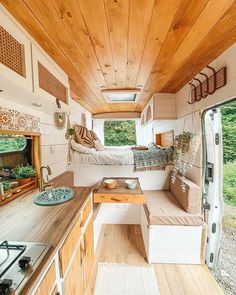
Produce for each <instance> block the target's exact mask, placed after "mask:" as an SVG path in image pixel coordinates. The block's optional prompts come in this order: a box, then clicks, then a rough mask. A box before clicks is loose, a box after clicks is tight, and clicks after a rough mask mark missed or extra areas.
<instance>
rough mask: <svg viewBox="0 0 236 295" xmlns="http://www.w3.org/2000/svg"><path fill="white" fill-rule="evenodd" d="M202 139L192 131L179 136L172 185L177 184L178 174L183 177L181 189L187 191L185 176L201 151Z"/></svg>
mask: <svg viewBox="0 0 236 295" xmlns="http://www.w3.org/2000/svg"><path fill="white" fill-rule="evenodd" d="M199 141H200V137H199V136H198V135H197V134H193V133H192V132H190V131H184V132H183V133H181V134H179V135H177V136H176V137H175V141H174V153H173V171H172V175H171V181H172V183H174V182H175V180H176V176H177V174H180V175H181V176H182V183H181V187H182V190H183V192H185V191H186V185H185V181H184V180H185V176H186V172H188V171H189V170H190V169H191V168H192V167H193V163H194V162H195V160H196V155H197V152H198V149H199V143H200V142H199Z"/></svg>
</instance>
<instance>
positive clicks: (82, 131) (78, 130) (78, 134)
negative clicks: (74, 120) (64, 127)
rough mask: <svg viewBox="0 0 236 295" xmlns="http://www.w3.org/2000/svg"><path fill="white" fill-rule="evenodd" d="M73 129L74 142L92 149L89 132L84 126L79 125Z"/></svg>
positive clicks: (91, 138)
mask: <svg viewBox="0 0 236 295" xmlns="http://www.w3.org/2000/svg"><path fill="white" fill-rule="evenodd" d="M74 129H75V139H76V142H77V143H80V144H82V145H84V146H86V147H89V148H93V137H92V135H91V133H90V132H89V130H88V129H87V128H86V127H84V126H79V125H75V126H74Z"/></svg>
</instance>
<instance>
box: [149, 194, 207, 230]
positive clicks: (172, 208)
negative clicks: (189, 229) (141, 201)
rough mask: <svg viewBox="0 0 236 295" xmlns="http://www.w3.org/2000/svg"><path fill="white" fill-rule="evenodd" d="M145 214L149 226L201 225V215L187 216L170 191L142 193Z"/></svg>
mask: <svg viewBox="0 0 236 295" xmlns="http://www.w3.org/2000/svg"><path fill="white" fill-rule="evenodd" d="M144 194H145V196H146V204H145V205H144V209H145V213H146V216H147V220H148V223H149V224H159V225H201V224H202V217H201V214H189V213H187V212H185V211H184V210H183V208H182V207H181V206H180V204H179V202H178V201H177V200H176V198H175V197H174V195H173V194H172V193H171V192H170V191H144Z"/></svg>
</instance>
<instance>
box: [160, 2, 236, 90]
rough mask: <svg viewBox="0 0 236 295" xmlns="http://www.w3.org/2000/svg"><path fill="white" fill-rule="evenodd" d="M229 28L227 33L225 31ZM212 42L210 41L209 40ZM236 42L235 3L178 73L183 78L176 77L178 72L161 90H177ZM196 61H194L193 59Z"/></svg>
mask: <svg viewBox="0 0 236 295" xmlns="http://www.w3.org/2000/svg"><path fill="white" fill-rule="evenodd" d="M226 30H227V34H226V33H225V31H226ZM209 38H210V40H211V42H208V40H209ZM235 42H236V3H234V4H233V5H232V6H231V8H230V9H229V10H228V11H227V13H226V14H225V15H224V16H223V17H222V18H221V19H220V21H219V22H218V23H217V24H216V26H215V27H214V28H213V29H212V30H211V32H210V35H207V36H206V37H205V39H203V40H202V41H201V43H200V44H199V45H198V47H197V48H196V49H195V50H194V51H193V52H192V54H191V55H190V56H189V57H188V59H187V60H186V61H185V63H184V64H183V65H182V67H181V68H179V69H178V73H179V75H180V76H181V79H176V77H174V76H176V73H175V75H173V76H172V77H170V80H169V81H168V82H167V83H166V84H165V86H164V87H163V88H162V90H161V91H168V92H175V91H176V89H177V90H178V89H180V88H181V87H182V86H183V85H184V84H186V82H188V81H189V80H191V79H192V77H194V76H195V75H196V74H197V73H199V72H200V71H201V70H202V69H203V68H204V67H205V66H206V64H207V63H210V62H211V61H213V60H214V59H215V58H216V57H217V56H219V55H220V54H221V53H222V52H224V51H225V50H226V49H227V48H228V47H229V46H231V45H232V44H234V43H235ZM193 60H194V61H196V62H195V63H192V61H193ZM206 61H207V63H206Z"/></svg>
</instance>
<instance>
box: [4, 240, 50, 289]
mask: <svg viewBox="0 0 236 295" xmlns="http://www.w3.org/2000/svg"><path fill="white" fill-rule="evenodd" d="M48 250H49V246H48V245H46V244H41V243H32V242H9V241H0V295H8V294H15V295H17V294H20V292H21V290H22V289H23V288H24V286H25V285H26V283H27V281H28V280H29V279H30V277H31V276H32V274H33V273H34V271H35V270H36V269H37V267H38V266H39V265H40V263H41V261H42V260H43V258H44V256H45V255H46V254H47V252H48Z"/></svg>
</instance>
